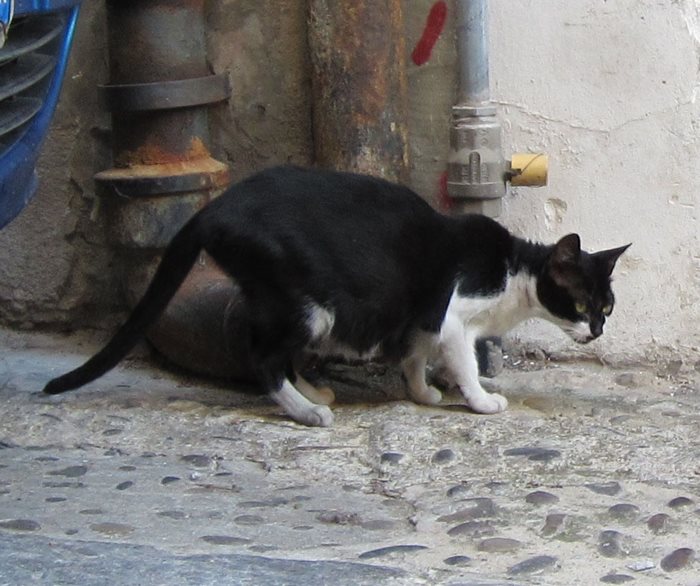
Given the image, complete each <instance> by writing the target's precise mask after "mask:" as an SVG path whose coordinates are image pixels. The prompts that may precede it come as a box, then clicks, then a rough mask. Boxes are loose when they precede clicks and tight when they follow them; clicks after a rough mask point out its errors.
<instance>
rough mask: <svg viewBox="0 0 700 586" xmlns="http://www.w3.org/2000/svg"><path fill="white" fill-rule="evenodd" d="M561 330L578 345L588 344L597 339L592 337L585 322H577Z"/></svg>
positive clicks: (589, 328)
mask: <svg viewBox="0 0 700 586" xmlns="http://www.w3.org/2000/svg"><path fill="white" fill-rule="evenodd" d="M562 329H563V330H564V331H565V332H566V333H567V334H568V335H569V337H570V338H571V339H572V340H573V341H574V342H576V343H578V344H588V343H589V342H592V341H593V340H595V339H596V338H597V337H598V336H595V335H593V333H592V332H591V327H590V325H589V324H588V323H587V322H578V323H576V324H573V325H569V326H564V327H562Z"/></svg>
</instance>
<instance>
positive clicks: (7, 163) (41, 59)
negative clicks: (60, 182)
mask: <svg viewBox="0 0 700 586" xmlns="http://www.w3.org/2000/svg"><path fill="white" fill-rule="evenodd" d="M0 2H2V0H0ZM79 9H80V0H53V1H52V0H14V18H13V19H12V21H11V22H10V23H9V26H8V27H7V38H6V40H5V44H4V46H2V48H0V228H2V227H3V226H5V225H6V224H8V223H9V222H10V221H11V220H12V219H14V218H15V216H17V214H19V213H20V212H21V211H22V209H23V208H24V206H26V205H27V203H28V202H29V200H30V199H31V197H32V196H33V195H34V192H35V191H36V187H37V183H38V180H37V176H36V169H35V166H36V161H37V159H38V157H39V150H40V148H41V145H42V143H43V141H44V138H45V137H46V133H47V131H48V129H49V124H50V123H51V119H52V117H53V113H54V110H55V109H56V103H57V102H58V96H59V94H60V91H61V85H62V83H63V77H64V74H65V71H66V64H67V61H68V54H69V52H70V46H71V41H72V39H73V32H74V30H75V23H76V21H77V18H78V11H79Z"/></svg>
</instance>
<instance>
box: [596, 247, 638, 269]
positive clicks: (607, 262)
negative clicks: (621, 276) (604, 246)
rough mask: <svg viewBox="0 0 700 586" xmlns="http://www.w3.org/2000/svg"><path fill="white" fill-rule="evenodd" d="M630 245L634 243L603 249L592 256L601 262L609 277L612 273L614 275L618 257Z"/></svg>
mask: <svg viewBox="0 0 700 586" xmlns="http://www.w3.org/2000/svg"><path fill="white" fill-rule="evenodd" d="M630 246H632V243H630V244H626V245H625V246H620V247H619V248H611V249H610V250H601V251H600V252H596V253H594V254H592V255H591V256H592V257H593V258H594V259H595V261H596V262H597V263H599V264H600V265H601V266H602V267H603V268H604V270H605V271H606V272H607V275H608V277H609V276H610V275H612V272H613V269H614V268H615V263H616V262H617V259H618V258H620V256H621V255H622V253H623V252H625V250H627V249H628V248H629V247H630Z"/></svg>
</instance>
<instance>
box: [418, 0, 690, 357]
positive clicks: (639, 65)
mask: <svg viewBox="0 0 700 586" xmlns="http://www.w3.org/2000/svg"><path fill="white" fill-rule="evenodd" d="M431 5H432V1H431V0H419V1H416V2H408V1H407V2H406V3H405V6H406V7H407V15H406V28H407V35H408V37H409V39H411V38H413V39H414V40H415V39H416V38H418V36H419V35H420V31H421V30H422V27H423V25H424V23H425V15H426V14H427V13H428V10H429V8H430V6H431ZM489 12H490V22H489V29H490V36H489V41H490V65H491V72H490V75H491V93H492V98H493V100H494V101H495V102H496V103H498V104H500V106H501V108H500V117H501V120H502V124H503V127H504V137H503V138H504V151H505V155H506V156H509V155H510V154H511V153H513V152H546V153H548V155H549V158H550V175H549V185H548V186H547V187H544V188H539V189H530V188H517V189H513V190H511V193H510V194H509V195H508V197H507V198H506V200H505V202H504V211H503V214H502V216H501V221H503V222H504V223H505V224H506V225H507V226H508V227H509V228H511V229H512V230H513V231H514V232H515V233H517V234H519V235H521V236H524V237H527V238H531V239H536V240H542V241H545V242H552V241H554V240H556V239H557V238H558V237H560V236H562V235H564V234H566V233H569V232H578V233H579V234H580V235H581V238H582V241H583V245H584V247H585V248H586V249H588V250H597V249H601V248H608V247H614V246H619V245H622V244H626V243H628V242H633V246H632V248H631V249H630V250H629V251H628V252H627V253H626V254H625V255H624V256H623V257H622V259H621V261H620V263H619V265H618V268H617V270H616V273H615V286H614V289H615V291H616V294H617V300H618V302H617V306H616V309H615V313H614V314H613V316H612V318H611V319H610V320H609V322H608V325H607V327H606V334H605V336H604V337H603V338H601V339H600V340H598V341H596V342H595V343H594V344H592V345H590V346H588V347H580V346H578V347H576V346H574V345H572V343H570V342H569V341H568V340H567V338H566V337H565V336H564V335H563V334H561V333H560V332H559V331H558V330H556V328H554V327H551V326H546V325H533V324H526V326H524V327H521V328H520V329H519V330H518V331H517V332H516V334H515V335H514V336H512V338H513V339H515V340H517V341H518V343H519V345H520V346H521V347H522V346H523V345H526V346H536V347H541V348H544V349H545V350H546V351H548V352H552V353H554V354H561V353H562V352H563V353H564V354H565V355H567V356H572V355H587V356H596V357H599V358H601V359H603V360H606V361H612V362H622V361H633V362H643V361H646V360H649V359H651V360H657V359H660V360H677V359H682V360H684V361H685V362H686V363H687V364H691V365H692V364H693V363H695V362H697V361H699V360H700V353H699V352H698V348H699V347H700V224H699V220H698V215H699V214H700V73H699V72H700V4H698V3H697V2H694V1H693V0H683V1H672V0H665V1H662V2H648V1H644V0H609V1H608V2H599V1H597V0H583V1H581V2H559V3H557V2H551V1H550V0H490V2H489ZM450 27H452V29H450ZM453 27H454V21H452V20H451V19H448V22H447V29H446V31H447V32H446V34H444V35H443V37H442V38H441V39H440V40H439V41H438V43H437V45H436V47H435V49H434V52H433V58H432V59H431V61H429V62H428V63H427V64H426V65H423V66H421V67H415V66H412V65H410V66H409V88H410V90H409V91H410V98H411V104H412V111H411V115H410V116H411V128H410V133H411V146H412V152H411V155H412V162H413V176H412V182H413V185H414V187H415V188H416V189H417V190H418V191H419V192H420V193H421V194H422V195H424V196H425V197H427V198H430V199H435V194H436V192H437V181H438V177H439V174H440V173H441V172H442V169H443V168H444V158H445V151H446V149H447V144H448V140H449V138H448V132H449V112H448V110H449V107H450V105H451V103H452V100H453V95H454V87H455V77H454V63H455V51H454V37H453V36H452V35H451V34H450V30H454V28H453ZM414 42H415V41H414ZM410 45H411V42H410V41H409V50H410Z"/></svg>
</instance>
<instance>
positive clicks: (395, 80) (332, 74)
mask: <svg viewBox="0 0 700 586" xmlns="http://www.w3.org/2000/svg"><path fill="white" fill-rule="evenodd" d="M402 21H403V19H402V11H401V3H400V1H398V0H380V1H377V0H375V1H372V2H370V1H364V2H354V3H350V2H348V3H330V2H327V1H326V0H312V3H311V11H310V20H309V24H310V27H309V28H310V30H309V35H310V45H311V50H312V62H313V66H314V80H313V82H314V83H313V93H314V104H315V110H314V126H315V130H314V134H315V137H314V138H315V142H316V156H317V159H318V162H319V163H321V164H325V165H331V166H334V167H340V168H346V169H350V170H355V171H361V172H368V173H372V174H378V175H383V176H387V177H389V178H392V179H401V178H405V176H406V173H407V163H408V148H407V138H406V137H407V131H406V86H407V82H406V71H405V67H404V65H403V63H404V42H403V34H402V31H403V26H402Z"/></svg>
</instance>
